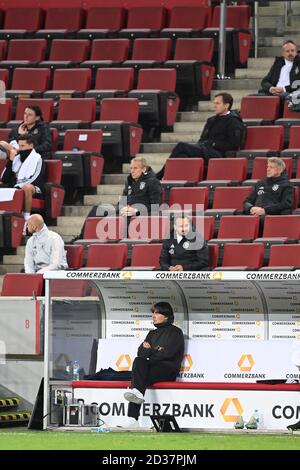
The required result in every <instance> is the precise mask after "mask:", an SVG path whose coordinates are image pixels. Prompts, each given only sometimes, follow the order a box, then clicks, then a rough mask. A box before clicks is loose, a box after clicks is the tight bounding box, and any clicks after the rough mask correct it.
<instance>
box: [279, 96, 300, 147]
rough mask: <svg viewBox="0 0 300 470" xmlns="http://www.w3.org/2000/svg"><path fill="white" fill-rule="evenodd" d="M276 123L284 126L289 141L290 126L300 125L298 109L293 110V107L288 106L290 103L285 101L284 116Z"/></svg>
mask: <svg viewBox="0 0 300 470" xmlns="http://www.w3.org/2000/svg"><path fill="white" fill-rule="evenodd" d="M275 124H277V125H278V126H284V140H285V141H286V142H288V137H289V129H290V127H291V126H297V125H298V126H299V125H300V114H299V112H297V111H292V109H291V108H289V107H288V104H287V102H286V101H285V102H284V107H283V117H282V118H280V119H277V120H276V122H275Z"/></svg>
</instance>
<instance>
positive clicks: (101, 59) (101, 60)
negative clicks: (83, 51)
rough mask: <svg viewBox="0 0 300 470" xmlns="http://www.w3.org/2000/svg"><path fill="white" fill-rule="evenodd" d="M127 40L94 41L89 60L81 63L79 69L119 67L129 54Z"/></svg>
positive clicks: (128, 42)
mask: <svg viewBox="0 0 300 470" xmlns="http://www.w3.org/2000/svg"><path fill="white" fill-rule="evenodd" d="M129 45H130V41H129V39H94V41H93V42H92V50H91V55H90V59H89V60H85V61H84V62H82V63H81V65H80V66H81V67H90V68H92V69H93V70H95V69H97V68H98V67H112V66H117V65H120V64H121V63H122V62H124V61H125V60H126V59H128V54H129Z"/></svg>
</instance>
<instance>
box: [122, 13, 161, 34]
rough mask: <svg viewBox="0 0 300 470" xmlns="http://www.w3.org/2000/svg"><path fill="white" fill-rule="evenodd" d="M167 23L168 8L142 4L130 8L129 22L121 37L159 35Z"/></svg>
mask: <svg viewBox="0 0 300 470" xmlns="http://www.w3.org/2000/svg"><path fill="white" fill-rule="evenodd" d="M165 24H166V10H165V8H164V7H162V6H149V7H148V6H142V7H132V8H129V10H128V14H127V24H126V28H125V29H121V31H120V32H119V37H123V38H136V37H147V36H158V33H159V31H160V30H161V29H162V28H163V27H164V26H165Z"/></svg>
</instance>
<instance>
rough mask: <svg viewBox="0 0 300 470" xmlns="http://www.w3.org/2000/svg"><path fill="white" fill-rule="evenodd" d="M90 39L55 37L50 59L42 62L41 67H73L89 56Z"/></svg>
mask: <svg viewBox="0 0 300 470" xmlns="http://www.w3.org/2000/svg"><path fill="white" fill-rule="evenodd" d="M89 48H90V42H89V40H88V39H53V41H52V43H51V50H50V56H49V59H48V60H44V61H42V62H40V67H50V68H52V69H54V68H57V67H59V68H60V67H63V68H66V67H71V66H75V65H76V64H78V63H80V62H83V61H84V60H86V59H87V57H88V52H89Z"/></svg>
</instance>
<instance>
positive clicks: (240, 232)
mask: <svg viewBox="0 0 300 470" xmlns="http://www.w3.org/2000/svg"><path fill="white" fill-rule="evenodd" d="M258 228H259V217H256V216H252V217H249V216H248V215H224V216H223V217H221V220H220V226H219V230H218V237H217V238H214V239H212V240H211V242H212V243H219V244H221V245H224V243H225V242H239V243H240V242H242V241H244V242H247V241H252V240H254V239H255V238H257V235H258Z"/></svg>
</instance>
